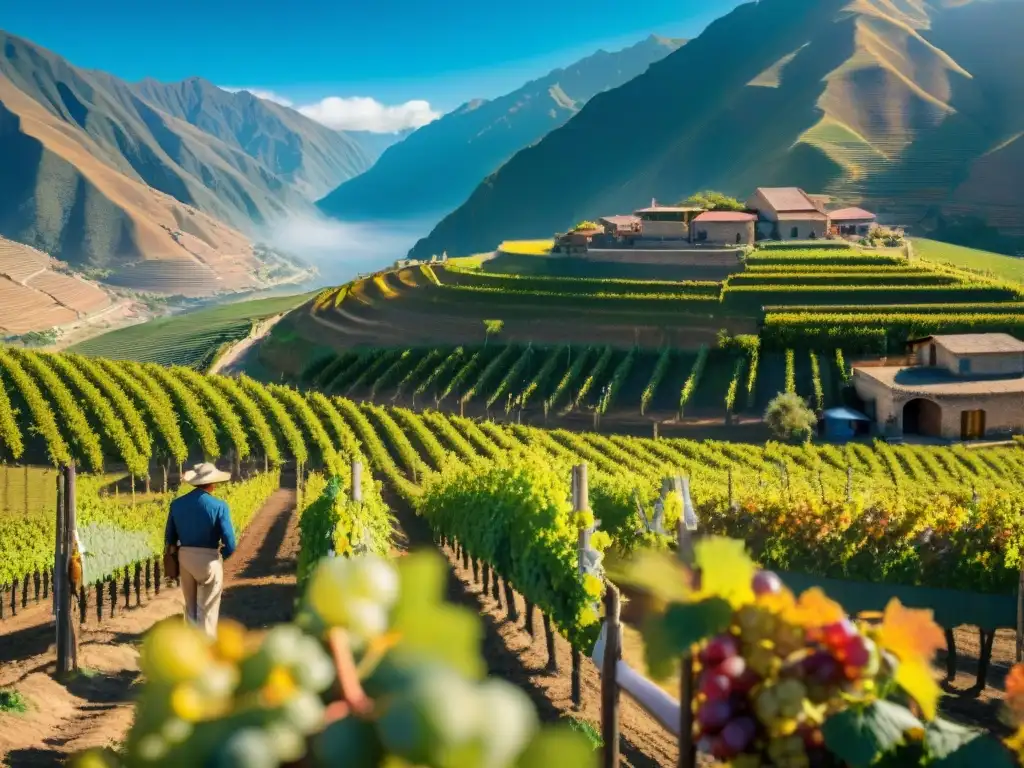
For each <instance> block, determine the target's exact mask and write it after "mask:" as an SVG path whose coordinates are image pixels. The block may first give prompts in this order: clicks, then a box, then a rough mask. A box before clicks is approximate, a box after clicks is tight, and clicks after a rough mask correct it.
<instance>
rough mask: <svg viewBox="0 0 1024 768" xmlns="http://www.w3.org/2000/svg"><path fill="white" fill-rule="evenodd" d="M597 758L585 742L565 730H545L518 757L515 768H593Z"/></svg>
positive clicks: (565, 728) (568, 730) (585, 740)
mask: <svg viewBox="0 0 1024 768" xmlns="http://www.w3.org/2000/svg"><path fill="white" fill-rule="evenodd" d="M597 755H598V753H597V752H596V751H594V748H593V747H592V746H591V745H590V742H589V741H587V738H586V737H585V736H583V735H582V734H579V733H574V732H573V731H572V730H571V729H570V728H567V727H565V726H555V727H551V728H545V729H544V730H542V731H541V732H540V733H538V734H537V735H536V736H535V737H534V739H533V741H531V742H530V744H529V746H527V748H526V750H525V751H524V752H523V754H522V755H520V756H519V761H518V762H517V763H516V765H517V767H518V768H563V766H569V765H571V766H573V768H588V766H590V767H592V768H596V766H597Z"/></svg>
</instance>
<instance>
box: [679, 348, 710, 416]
mask: <svg viewBox="0 0 1024 768" xmlns="http://www.w3.org/2000/svg"><path fill="white" fill-rule="evenodd" d="M707 361H708V348H707V346H701V348H700V351H699V352H697V359H696V360H694V361H693V367H692V368H691V369H690V375H689V376H687V377H686V381H685V382H684V383H683V389H682V391H681V392H680V393H679V416H680V417H682V415H683V411H684V410H685V408H686V406H687V404H688V403H689V402H690V398H692V397H693V393H694V392H696V391H697V385H698V384H700V377H701V375H702V374H703V373H704V366H705V365H706V364H707Z"/></svg>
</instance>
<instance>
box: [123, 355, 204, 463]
mask: <svg viewBox="0 0 1024 768" xmlns="http://www.w3.org/2000/svg"><path fill="white" fill-rule="evenodd" d="M134 367H135V368H136V369H137V370H138V371H140V372H142V373H144V374H146V375H147V383H148V385H149V386H150V388H151V390H152V391H153V392H159V391H161V390H163V391H166V392H169V393H170V395H171V397H173V398H174V401H175V403H177V405H178V408H179V409H180V411H181V414H182V415H183V416H184V417H185V418H184V419H183V420H184V421H185V422H187V423H188V424H190V425H191V427H192V430H193V432H194V433H195V436H196V439H197V441H198V444H199V445H198V447H199V448H200V450H202V452H203V456H205V457H206V458H207V459H208V460H212V459H216V458H219V457H220V444H219V443H218V442H217V431H216V429H215V428H214V426H213V422H212V421H211V420H210V417H209V416H208V415H207V413H206V411H205V410H203V407H202V406H201V405H200V404H199V401H198V400H197V399H196V397H195V395H194V394H193V393H192V392H191V390H189V388H188V387H186V386H185V385H184V384H182V383H181V382H180V381H178V379H176V378H175V377H174V376H172V375H171V373H170V371H168V370H167V369H166V368H163V367H161V366H159V365H154V364H153V363H145V364H143V365H136V366H134Z"/></svg>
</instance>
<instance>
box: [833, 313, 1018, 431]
mask: <svg viewBox="0 0 1024 768" xmlns="http://www.w3.org/2000/svg"><path fill="white" fill-rule="evenodd" d="M908 346H909V348H910V350H911V352H912V358H911V359H912V362H913V364H912V365H909V366H888V367H885V366H883V367H870V366H854V368H853V385H854V388H855V389H856V391H857V394H858V395H859V396H860V398H861V399H862V400H863V401H864V402H865V404H866V406H867V411H868V414H869V415H870V416H872V418H873V419H874V420H875V423H876V425H877V427H878V428H879V429H880V430H882V431H884V432H887V433H889V434H895V435H901V434H904V435H924V436H928V437H938V438H945V439H949V440H978V439H981V438H991V437H1001V436H1007V435H1010V434H1013V433H1017V432H1022V431H1024V342H1022V341H1019V340H1018V339H1015V338H1014V337H1012V336H1009V335H1008V334H1005V333H981V334H959V335H951V336H928V337H925V338H923V339H916V340H914V341H911V342H909V343H908Z"/></svg>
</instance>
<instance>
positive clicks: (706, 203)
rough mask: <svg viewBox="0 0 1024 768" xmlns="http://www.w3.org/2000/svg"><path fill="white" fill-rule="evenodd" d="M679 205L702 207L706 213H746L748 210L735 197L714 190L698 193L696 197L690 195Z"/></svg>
mask: <svg viewBox="0 0 1024 768" xmlns="http://www.w3.org/2000/svg"><path fill="white" fill-rule="evenodd" d="M679 205H695V206H700V207H701V208H703V209H704V210H705V211H745V210H746V209H747V206H745V205H744V204H743V203H741V202H740V201H739V200H737V199H736V198H735V197H729V195H726V194H724V193H722V192H715V191H713V190H706V191H704V192H698V193H697V194H695V195H690V196H689V197H688V198H686V199H685V200H683V201H681V202H680V203H679Z"/></svg>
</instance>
